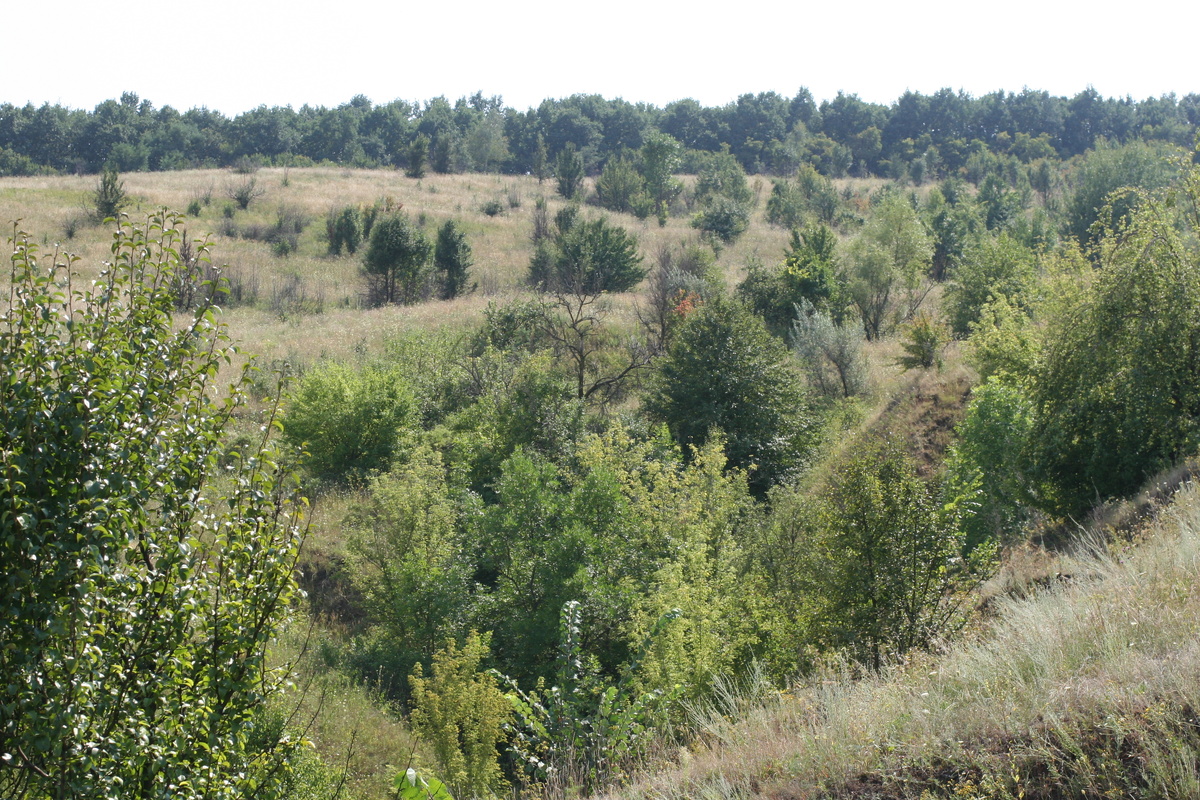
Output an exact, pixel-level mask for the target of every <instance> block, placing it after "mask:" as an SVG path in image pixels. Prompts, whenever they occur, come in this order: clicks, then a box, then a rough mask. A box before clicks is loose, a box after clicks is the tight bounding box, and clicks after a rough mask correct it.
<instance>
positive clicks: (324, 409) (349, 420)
mask: <svg viewBox="0 0 1200 800" xmlns="http://www.w3.org/2000/svg"><path fill="white" fill-rule="evenodd" d="M414 414H415V401H414V400H413V396H412V394H411V392H410V391H409V390H408V388H407V387H406V386H405V385H404V382H403V379H402V377H401V375H400V373H399V372H398V371H395V370H390V369H385V368H382V367H372V366H367V367H363V368H361V369H360V368H355V367H353V366H350V365H347V364H338V363H334V362H326V363H323V364H321V365H319V366H317V367H315V368H314V369H312V370H309V371H308V372H307V373H306V374H305V375H304V377H303V378H301V379H300V380H299V381H298V382H297V385H296V387H295V389H293V391H292V393H291V397H290V398H289V402H288V404H287V409H286V412H285V414H284V417H283V434H284V438H285V439H286V440H287V441H288V442H290V443H291V444H293V445H296V446H298V447H303V448H304V449H305V451H306V452H307V454H308V456H307V460H306V464H307V467H308V470H309V471H310V472H311V473H312V474H313V475H315V476H316V477H318V478H320V479H321V480H328V481H352V482H353V481H361V480H363V479H365V478H366V477H367V475H368V474H369V473H370V472H372V471H375V470H385V469H387V468H388V467H389V466H391V462H392V457H393V455H394V454H395V452H396V446H397V439H398V437H399V435H400V432H401V431H402V430H404V429H405V428H406V427H408V426H409V425H410V424H411V423H412V421H413V418H414Z"/></svg>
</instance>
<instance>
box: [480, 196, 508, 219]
mask: <svg viewBox="0 0 1200 800" xmlns="http://www.w3.org/2000/svg"><path fill="white" fill-rule="evenodd" d="M479 210H480V211H482V212H483V213H484V214H486V215H487V216H489V217H495V216H499V215H500V214H503V213H504V203H503V202H501V201H500V200H499V199H496V198H493V199H492V200H488V201H487V202H486V203H484V204H483V205H482V206H480V207H479Z"/></svg>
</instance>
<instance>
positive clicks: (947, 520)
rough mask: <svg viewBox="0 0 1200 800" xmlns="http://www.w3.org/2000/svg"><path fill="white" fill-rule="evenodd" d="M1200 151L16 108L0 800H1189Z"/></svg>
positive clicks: (1198, 700) (737, 108) (436, 112)
mask: <svg viewBox="0 0 1200 800" xmlns="http://www.w3.org/2000/svg"><path fill="white" fill-rule="evenodd" d="M1197 123H1200V95H1192V94H1189V95H1187V96H1186V97H1185V98H1183V100H1181V101H1180V100H1177V99H1176V98H1175V97H1174V96H1165V97H1163V98H1159V99H1157V100H1154V99H1151V100H1145V101H1142V102H1133V101H1131V100H1106V99H1104V98H1101V97H1100V96H1099V95H1098V94H1097V93H1096V92H1094V91H1092V90H1087V91H1084V92H1081V93H1080V94H1078V95H1076V96H1075V97H1074V98H1056V97H1052V96H1050V95H1048V94H1047V93H1044V92H1037V91H1033V90H1028V89H1027V90H1025V91H1023V92H1021V93H1019V94H1008V93H1005V92H997V93H994V94H989V95H986V96H984V97H982V98H978V99H975V98H971V97H969V96H967V95H965V94H963V93H955V92H952V91H950V90H943V91H940V92H937V93H935V94H934V95H932V96H923V95H920V94H915V93H908V94H905V95H904V96H903V97H902V98H900V99H899V100H897V101H896V102H895V103H894V104H893V105H892V106H890V107H885V106H879V105H872V104H868V103H864V102H862V101H860V100H859V99H858V98H857V97H855V96H854V95H843V94H839V95H838V97H837V98H835V99H833V100H826V101H823V102H821V103H820V104H817V103H816V102H815V101H814V99H813V98H812V97H811V95H810V94H809V93H808V92H807V91H805V90H801V91H800V92H799V93H798V94H797V96H796V97H795V98H793V99H790V100H789V99H786V98H783V97H781V96H779V95H776V94H771V93H768V94H761V95H757V96H753V95H743V96H742V97H741V98H739V99H738V100H737V101H736V102H735V103H731V104H729V105H728V106H725V107H722V108H703V107H701V106H699V105H698V104H696V103H694V102H693V101H689V100H684V101H680V102H677V103H672V104H670V105H668V106H667V107H666V108H665V109H657V108H653V107H646V106H634V105H631V104H628V103H625V102H623V101H620V100H613V101H610V100H605V99H603V98H600V97H595V96H582V95H578V96H574V97H571V98H567V99H565V100H558V101H550V100H548V101H546V102H544V103H543V104H542V105H541V106H539V107H538V108H537V109H535V110H532V109H531V110H529V111H527V112H516V111H514V110H512V109H509V108H505V107H503V104H502V102H501V101H500V100H499V99H498V98H490V99H485V98H483V97H481V96H475V97H472V98H469V99H463V100H460V101H458V102H456V103H454V104H453V105H452V104H450V103H449V102H448V101H446V100H445V99H444V98H438V99H436V100H433V101H430V102H428V103H425V104H424V105H422V106H417V105H413V104H408V103H404V102H400V101H397V102H394V103H391V104H388V105H384V106H375V105H373V104H372V103H371V102H370V101H368V100H367V99H366V98H362V97H357V98H355V99H354V100H352V101H351V102H350V103H348V104H346V105H344V106H340V107H338V108H336V109H324V108H318V109H314V108H310V107H307V106H305V107H303V108H301V109H300V110H299V111H294V110H292V109H291V108H283V109H280V108H275V109H268V108H265V107H261V108H259V109H256V110H255V111H251V112H247V113H246V114H242V115H239V116H237V117H235V118H233V119H227V118H225V117H223V116H222V115H220V114H217V113H215V112H210V111H207V110H204V109H193V110H191V111H188V112H185V113H179V112H177V111H175V110H173V109H170V108H163V109H155V108H154V107H153V106H152V105H151V104H150V103H149V102H148V101H141V100H140V99H139V98H138V97H137V96H135V95H132V94H126V95H123V96H122V97H121V99H120V100H119V101H108V102H105V103H102V104H101V105H100V106H97V108H96V109H95V110H94V111H93V112H90V113H89V112H80V111H72V110H69V109H63V108H61V107H56V106H50V105H44V106H42V107H41V108H35V107H33V106H26V107H24V108H16V107H13V106H4V107H2V108H0V175H3V177H2V178H0V202H3V203H5V205H4V206H2V208H3V209H4V210H5V211H8V210H9V209H10V208H11V210H12V211H13V216H14V217H18V216H22V217H24V220H23V221H22V222H20V223H13V227H12V235H11V238H10V241H9V243H10V245H11V256H10V269H9V270H8V275H7V276H6V280H5V284H4V288H5V290H6V291H5V293H6V294H7V295H8V298H9V300H8V304H7V308H6V310H5V313H4V315H3V317H2V318H0V355H2V357H3V374H2V375H0V378H2V379H0V423H2V427H3V430H0V452H2V453H3V454H4V472H3V475H2V476H0V565H2V566H3V583H2V584H0V614H3V615H4V616H3V620H2V621H3V623H4V624H3V626H2V628H0V674H2V675H4V676H6V680H5V681H4V682H3V686H2V687H0V789H2V790H3V791H4V792H5V793H6V796H11V797H14V798H17V797H20V798H29V800H47V799H48V798H93V797H96V798H98V797H118V796H119V797H144V798H150V797H155V798H160V797H161V798H166V797H172V798H174V797H196V798H201V797H203V798H208V797H212V798H234V797H237V798H241V797H266V798H274V797H279V798H283V797H292V798H301V799H308V800H318V798H321V799H322V800H324V799H330V800H332V798H339V797H349V798H361V800H371V799H372V798H382V797H395V796H399V797H403V798H405V800H419V798H434V799H435V800H449V798H450V797H451V796H453V797H454V798H458V800H466V798H489V797H499V796H510V795H511V796H528V797H544V798H563V797H568V796H582V795H587V796H591V795H604V794H606V793H607V794H620V793H622V792H626V793H628V794H629V795H630V796H638V797H645V796H656V797H695V796H705V797H708V796H711V797H718V796H720V797H752V796H760V795H762V794H769V795H772V796H796V797H817V796H835V797H897V798H909V797H911V798H932V797H986V798H996V799H997V800H1000V798H1011V797H1047V798H1049V797H1059V796H1065V795H1067V794H1072V793H1081V794H1082V795H1084V796H1089V797H1092V796H1094V797H1100V796H1110V795H1112V796H1115V795H1118V794H1122V795H1123V794H1131V795H1132V796H1137V797H1143V796H1144V797H1157V796H1181V795H1182V794H1186V793H1187V787H1188V786H1192V785H1193V784H1190V783H1188V781H1189V780H1193V781H1194V775H1195V765H1196V764H1197V763H1200V736H1197V734H1196V724H1195V714H1194V709H1195V708H1196V707H1197V704H1200V686H1197V685H1195V679H1194V676H1193V677H1189V676H1190V675H1193V673H1195V670H1194V665H1195V659H1196V654H1195V652H1194V649H1195V648H1194V646H1193V644H1192V643H1193V642H1194V641H1195V640H1196V633H1197V631H1196V630H1195V627H1194V622H1189V621H1192V620H1195V619H1196V618H1197V617H1196V614H1195V613H1193V611H1194V608H1195V607H1196V605H1198V603H1197V600H1198V599H1200V592H1198V588H1200V586H1198V584H1197V582H1196V580H1195V575H1194V564H1195V561H1194V558H1193V550H1192V549H1189V548H1192V547H1193V544H1191V542H1193V541H1194V540H1195V538H1196V533H1197V531H1200V523H1193V522H1191V521H1190V520H1191V519H1192V517H1194V516H1195V506H1196V505H1197V503H1198V501H1196V499H1195V497H1194V494H1195V492H1194V489H1190V488H1188V487H1189V486H1190V479H1191V475H1192V474H1193V472H1194V471H1195V457H1196V456H1197V453H1198V451H1200V245H1198V242H1197V233H1198V231H1200V168H1198V167H1197V166H1196V152H1195V151H1194V150H1193V149H1192V148H1193V147H1194V145H1195V142H1194V136H1195V132H1196V125H1197ZM351 168H354V169H351ZM95 173H99V175H98V176H97V175H96V174H95ZM218 180H219V181H221V182H222V183H223V185H224V198H223V199H222V198H221V196H220V193H219V190H218V189H217V181H218ZM169 204H174V205H176V210H175V211H169V210H166V209H165V208H164V206H166V205H169ZM184 206H186V209H185V208H184ZM201 231H203V232H205V234H206V235H198V234H197V232H201ZM58 242H63V244H58ZM76 251H79V252H81V253H83V254H85V255H84V256H75V255H72V254H71V253H73V252H76ZM222 251H224V252H222ZM217 264H220V265H222V266H220V267H219V268H218V267H217V266H216V265H217ZM231 340H236V341H237V342H238V345H237V346H234V345H233V344H232V342H231ZM239 348H244V349H246V350H250V351H254V350H256V349H257V350H261V351H262V352H264V354H265V355H264V358H263V359H261V360H260V361H252V360H248V359H247V357H246V356H245V355H244V354H243V353H242V352H241V350H240V349H239ZM1181 486H1182V487H1184V488H1183V489H1182V490H1179V489H1180V487H1181ZM1177 490H1179V491H1178V492H1177ZM1139 492H1142V494H1140V495H1139ZM1189 498H1190V499H1189ZM1176 501H1177V505H1173V506H1171V508H1172V509H1173V510H1172V511H1171V512H1170V513H1171V514H1174V515H1175V517H1177V518H1178V519H1180V520H1183V521H1182V522H1180V523H1179V525H1178V528H1179V530H1180V531H1181V533H1179V535H1178V538H1180V541H1181V542H1183V543H1182V544H1175V540H1174V539H1171V538H1170V537H1167V538H1163V537H1158V538H1156V537H1155V534H1154V533H1153V530H1152V529H1153V528H1154V526H1155V525H1157V523H1156V522H1155V519H1156V515H1157V514H1158V512H1159V509H1160V508H1161V507H1165V506H1167V505H1169V504H1171V503H1176ZM1166 517H1167V515H1166V514H1164V515H1163V518H1164V519H1166ZM1085 528H1086V532H1085V533H1083V534H1082V536H1081V535H1080V533H1079V532H1080V530H1082V529H1085ZM1172 530H1174V529H1172ZM1189 531H1190V532H1189ZM1173 535H1174V534H1172V536H1173ZM302 541H303V542H304V544H303V547H302V546H301V542H302ZM1081 541H1082V542H1083V543H1084V545H1086V548H1087V549H1088V553H1089V554H1088V555H1086V556H1084V555H1080V554H1079V550H1080V547H1081V546H1082V545H1081V544H1080V542H1081ZM1189 559H1192V560H1189ZM301 590H303V591H301ZM1112 609H1119V610H1117V611H1114V610H1112ZM1156 615H1157V616H1156ZM1089 625H1090V626H1091V627H1087V626H1089ZM1072 626H1074V627H1072ZM1135 629H1136V630H1135ZM1152 631H1153V632H1152ZM1035 634H1036V635H1040V636H1042V637H1043V638H1040V639H1039V638H1036V635H1035ZM1055 637H1058V638H1057V639H1056V638H1055ZM739 748H740V749H739ZM723 752H728V753H729V754H730V755H728V756H725V757H723V756H722V753H723ZM723 758H724V760H723ZM1072 796H1073V794H1072Z"/></svg>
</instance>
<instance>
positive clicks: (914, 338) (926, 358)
mask: <svg viewBox="0 0 1200 800" xmlns="http://www.w3.org/2000/svg"><path fill="white" fill-rule="evenodd" d="M949 341H950V332H949V331H948V330H947V329H946V326H945V325H943V324H942V323H941V322H939V321H938V320H936V319H934V318H933V316H931V315H930V314H927V313H925V312H924V311H922V312H919V313H918V314H917V316H916V317H914V318H913V319H912V320H911V321H910V322H909V323H908V324H907V325H905V326H904V328H903V336H902V338H901V339H900V347H901V349H903V350H904V355H902V356H900V357H899V358H897V359H896V363H897V364H898V365H900V366H902V367H904V368H905V369H917V368H918V367H921V368H924V369H928V368H929V367H933V366H936V367H937V368H938V369H941V368H942V350H943V349H945V347H946V345H947V344H948V343H949Z"/></svg>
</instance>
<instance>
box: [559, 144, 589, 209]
mask: <svg viewBox="0 0 1200 800" xmlns="http://www.w3.org/2000/svg"><path fill="white" fill-rule="evenodd" d="M554 177H555V178H556V179H557V181H558V184H557V186H556V189H557V191H558V193H559V194H560V195H562V196H563V197H565V198H567V199H568V200H574V199H575V198H576V197H577V196H578V195H579V192H580V191H582V190H583V156H581V155H579V153H578V152H577V151H576V150H575V148H574V147H567V148H565V149H563V150H562V151H561V152H559V154H558V159H557V160H556V161H555V162H554Z"/></svg>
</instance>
